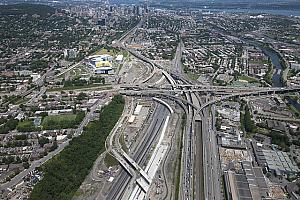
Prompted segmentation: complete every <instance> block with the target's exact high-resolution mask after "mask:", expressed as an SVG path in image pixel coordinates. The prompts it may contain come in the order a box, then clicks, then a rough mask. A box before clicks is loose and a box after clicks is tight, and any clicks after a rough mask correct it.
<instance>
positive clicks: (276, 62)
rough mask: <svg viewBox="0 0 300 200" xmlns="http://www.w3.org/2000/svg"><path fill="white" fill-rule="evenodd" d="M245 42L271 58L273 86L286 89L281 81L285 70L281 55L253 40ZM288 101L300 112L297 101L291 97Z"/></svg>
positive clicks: (299, 105)
mask: <svg viewBox="0 0 300 200" xmlns="http://www.w3.org/2000/svg"><path fill="white" fill-rule="evenodd" d="M243 41H244V42H246V43H248V44H250V45H253V46H255V47H256V48H259V49H261V50H262V51H263V53H264V54H265V55H266V56H268V57H269V58H270V60H271V62H272V64H273V66H274V74H273V77H272V82H273V84H272V85H273V87H284V83H283V82H282V79H281V71H282V70H283V66H282V64H281V62H280V57H279V55H278V54H277V53H276V52H275V51H274V50H272V49H269V48H265V47H263V46H262V45H261V44H259V43H258V42H256V41H253V40H243ZM286 100H287V102H288V103H289V104H291V105H293V106H294V107H295V108H296V109H297V110H298V111H299V112H300V104H299V103H298V102H297V101H296V100H294V99H292V98H289V97H287V98H286Z"/></svg>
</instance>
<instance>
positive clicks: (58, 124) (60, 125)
mask: <svg viewBox="0 0 300 200" xmlns="http://www.w3.org/2000/svg"><path fill="white" fill-rule="evenodd" d="M76 117H77V115H75V114H68V115H51V116H46V117H45V119H44V120H43V122H42V126H43V129H44V130H52V129H65V128H74V127H75V126H76V124H78V122H76Z"/></svg>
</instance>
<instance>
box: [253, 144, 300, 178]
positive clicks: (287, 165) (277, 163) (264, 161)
mask: <svg viewBox="0 0 300 200" xmlns="http://www.w3.org/2000/svg"><path fill="white" fill-rule="evenodd" d="M252 147H253V150H254V154H255V159H256V161H257V163H258V164H259V165H260V166H262V167H267V168H268V170H269V171H270V172H272V173H274V174H276V175H278V176H279V175H295V174H297V173H298V172H299V168H298V167H297V166H296V165H295V164H293V163H292V160H291V159H290V157H289V156H288V154H287V153H286V152H283V151H279V150H276V149H274V150H269V149H262V147H261V145H258V144H257V143H255V142H254V143H252Z"/></svg>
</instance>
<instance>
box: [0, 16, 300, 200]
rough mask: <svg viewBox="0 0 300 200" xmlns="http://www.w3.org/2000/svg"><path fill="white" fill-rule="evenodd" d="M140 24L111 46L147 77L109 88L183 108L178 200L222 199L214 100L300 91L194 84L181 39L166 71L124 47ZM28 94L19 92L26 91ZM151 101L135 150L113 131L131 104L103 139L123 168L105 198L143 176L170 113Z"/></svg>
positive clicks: (111, 199)
mask: <svg viewBox="0 0 300 200" xmlns="http://www.w3.org/2000/svg"><path fill="white" fill-rule="evenodd" d="M142 24H143V20H141V21H140V23H139V24H138V25H137V26H136V27H135V28H133V29H132V30H130V31H129V32H127V33H125V34H124V35H123V36H122V37H121V39H120V40H118V41H115V42H114V43H113V46H114V47H118V48H121V49H123V50H125V51H127V52H129V53H130V54H131V55H132V56H134V57H135V58H136V59H138V60H140V61H141V62H143V63H147V64H148V65H150V66H151V70H152V72H151V75H150V76H149V77H147V78H146V79H145V80H141V81H140V82H139V83H137V84H135V85H133V84H132V85H126V84H119V85H114V91H118V92H119V93H121V94H123V95H125V96H138V97H146V98H147V99H149V97H159V98H161V99H167V101H168V102H175V103H177V104H178V105H179V106H180V107H181V108H182V110H183V111H184V112H185V115H186V124H185V127H184V135H183V151H182V155H181V157H182V159H181V160H182V163H180V165H181V171H180V184H179V185H180V190H179V195H180V199H185V200H189V199H201V200H202V199H206V200H220V199H222V198H223V197H222V193H221V171H220V162H219V155H218V149H217V141H216V130H215V121H216V120H215V110H214V109H215V108H214V104H216V103H217V102H220V101H223V100H228V99H231V98H234V97H242V96H254V95H266V94H274V93H286V92H296V91H300V88H299V87H292V88H254V87H253V88H233V87H215V86H203V85H197V84H196V83H194V82H192V81H190V80H188V79H187V78H186V76H185V74H184V73H183V70H182V68H181V65H180V60H181V53H182V50H183V48H184V47H183V46H182V43H180V44H179V46H178V48H177V51H176V55H175V59H174V62H173V65H174V68H173V69H165V68H164V67H163V66H161V65H159V64H157V63H155V62H153V61H152V60H150V59H148V58H146V57H144V56H142V55H140V54H139V53H138V52H136V51H135V50H133V49H130V48H128V47H126V40H127V39H128V38H129V37H131V36H132V34H133V33H134V32H135V30H136V29H137V28H139V27H140V26H141V25H142ZM79 64H80V63H77V64H75V65H73V66H71V67H70V68H68V69H66V70H65V71H64V72H66V71H69V70H71V69H73V68H75V67H76V66H78V65H79ZM49 71H51V70H49ZM157 71H161V72H162V75H163V76H164V77H165V79H166V80H167V83H165V84H162V85H161V84H153V83H150V82H149V80H150V79H151V77H152V76H153V75H154V74H155V72H157ZM46 75H47V74H46ZM46 75H44V76H43V77H42V78H41V79H39V80H38V83H37V85H39V86H41V85H42V83H43V80H44V79H45V77H46ZM158 82H160V81H158ZM44 90H45V89H44V88H43V87H42V89H41V90H40V91H38V92H37V93H35V94H34V95H33V97H32V99H31V100H30V101H32V100H33V99H34V98H35V97H36V96H39V95H41V94H43V93H44ZM29 92H30V91H29ZM27 93H28V92H27ZM27 93H26V94H24V95H27ZM101 103H103V102H101V101H100V100H98V101H97V102H96V103H95V104H94V106H92V108H91V109H90V112H89V113H88V114H87V115H86V117H85V119H84V120H83V122H82V123H81V125H80V126H79V128H78V129H77V130H76V133H75V136H78V135H80V134H81V132H82V130H83V127H84V126H85V125H86V124H87V123H88V122H89V120H90V118H91V116H92V114H93V112H94V111H95V109H96V108H97V107H98V106H99V105H100V104H101ZM155 105H156V106H155V109H154V112H153V113H152V114H150V116H149V119H150V120H149V122H148V124H147V126H145V127H143V132H144V136H143V139H142V140H141V141H142V142H140V143H139V144H138V145H137V147H136V148H135V149H133V150H131V151H130V152H125V151H124V149H122V146H121V145H120V142H119V141H120V140H119V138H120V134H118V128H119V127H120V126H121V125H122V124H121V122H123V121H124V119H125V118H124V116H125V115H127V116H128V115H129V114H130V113H132V109H133V106H132V105H131V106H129V107H130V109H131V110H130V109H129V108H128V110H126V109H125V111H124V112H123V115H122V117H121V119H120V120H119V122H118V124H117V125H116V127H115V128H114V130H113V131H112V133H111V134H110V136H109V137H108V139H107V143H106V148H107V151H106V153H111V154H113V155H114V156H115V157H116V158H117V160H118V161H119V162H120V163H121V165H122V166H123V168H121V170H120V172H119V175H118V176H117V177H116V179H115V180H114V182H113V185H112V187H111V188H110V190H109V191H108V193H107V196H106V199H108V200H115V199H130V197H131V194H132V191H133V190H134V188H135V186H136V185H138V184H137V183H136V182H137V180H138V178H140V177H143V174H142V173H141V171H143V170H145V167H146V165H147V158H148V157H149V155H150V154H151V149H152V147H153V146H155V145H156V142H157V140H158V138H159V137H160V134H161V133H162V131H163V126H164V123H165V122H166V119H167V117H168V116H169V115H170V113H171V112H170V108H168V106H169V105H163V104H161V103H155ZM127 107H128V105H127ZM127 111H128V112H127ZM171 117H172V115H171ZM68 142H69V141H67V142H65V143H63V144H61V145H60V146H59V147H58V149H56V150H55V151H53V152H51V153H49V154H48V155H47V156H46V157H44V158H43V159H41V160H39V161H37V162H34V163H33V164H32V165H31V166H30V168H29V169H27V170H25V171H23V172H21V173H20V174H19V175H17V176H16V177H14V178H13V179H12V181H10V182H9V183H8V184H5V185H2V186H1V187H2V189H3V188H9V187H11V186H13V185H16V184H17V183H19V182H21V181H22V178H23V177H25V176H26V175H27V174H29V173H30V172H32V171H33V170H34V169H35V167H38V166H40V165H42V164H43V163H44V162H46V161H47V160H49V159H51V158H52V157H53V156H55V155H56V154H58V153H59V152H60V151H61V150H62V149H63V148H64V147H65V146H67V145H68ZM124 155H125V156H124ZM126 156H129V157H130V158H131V159H132V160H133V161H134V163H132V162H130V161H128V160H126V158H125V157H126ZM135 165H138V166H139V168H138V169H139V170H137V169H136V168H135V167H134V166H135ZM140 169H142V170H140ZM145 179H147V178H145V177H144V181H145V182H146V183H147V180H145ZM151 181H152V180H150V181H149V180H148V183H147V184H146V187H145V188H148V187H150V186H151V184H152V182H151ZM139 190H140V193H142V190H144V188H143V187H141V188H139ZM143 192H144V193H145V195H144V196H142V197H143V198H144V197H145V196H147V191H143ZM134 199H139V198H134Z"/></svg>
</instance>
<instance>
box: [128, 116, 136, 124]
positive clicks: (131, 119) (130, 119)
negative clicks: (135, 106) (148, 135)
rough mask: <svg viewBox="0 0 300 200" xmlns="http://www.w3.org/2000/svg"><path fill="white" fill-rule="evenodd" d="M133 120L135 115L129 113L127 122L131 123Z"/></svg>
mask: <svg viewBox="0 0 300 200" xmlns="http://www.w3.org/2000/svg"><path fill="white" fill-rule="evenodd" d="M134 120H135V116H134V115H131V116H130V117H129V119H128V122H129V123H133V122H134Z"/></svg>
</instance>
